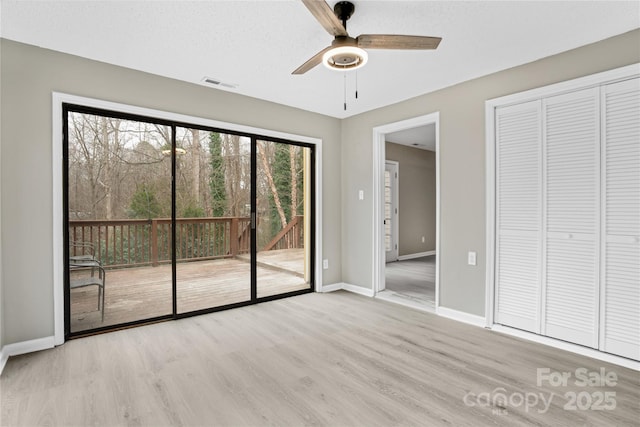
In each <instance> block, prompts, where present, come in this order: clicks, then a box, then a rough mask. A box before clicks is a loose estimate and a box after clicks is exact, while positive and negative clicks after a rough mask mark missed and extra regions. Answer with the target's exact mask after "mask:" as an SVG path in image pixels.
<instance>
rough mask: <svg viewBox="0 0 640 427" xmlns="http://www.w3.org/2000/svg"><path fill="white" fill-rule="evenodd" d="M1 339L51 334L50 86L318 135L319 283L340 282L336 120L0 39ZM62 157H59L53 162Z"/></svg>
mask: <svg viewBox="0 0 640 427" xmlns="http://www.w3.org/2000/svg"><path fill="white" fill-rule="evenodd" d="M1 43H2V71H1V77H2V80H1V96H2V99H1V104H2V113H1V114H2V116H1V122H2V131H1V132H2V148H1V149H2V160H1V162H2V163H1V199H2V200H1V204H2V205H1V206H2V211H1V221H2V222H1V228H0V229H1V230H2V249H3V250H2V265H3V269H2V283H3V291H4V299H3V301H4V305H3V307H2V317H3V323H4V332H5V333H4V335H3V344H5V345H6V344H11V343H15V342H19V341H25V340H31V339H37V338H42V337H48V336H52V335H53V333H54V330H53V325H54V322H53V293H52V280H53V279H52V278H53V265H52V263H53V261H52V253H53V250H52V245H53V241H52V233H53V227H61V226H62V224H53V223H52V209H53V208H52V200H53V196H52V187H51V185H52V184H51V179H52V157H51V156H52V147H51V145H52V133H51V132H52V130H51V129H52V107H51V105H52V98H51V93H52V91H57V92H63V93H69V94H73V95H79V96H85V97H91V98H97V99H102V100H108V101H113V102H120V103H124V104H130V105H138V106H142V107H147V108H154V109H158V110H164V111H170V112H174V113H181V114H187V115H192V116H198V117H204V118H209V119H214V120H219V121H225V122H231V123H237V124H242V125H247V126H254V127H257V128H263V129H270V130H275V131H281V132H288V133H292V134H299V135H306V136H311V137H318V138H321V139H322V140H323V142H322V149H323V165H324V167H323V171H322V173H323V181H322V186H323V216H324V222H325V224H329V225H330V226H327V227H324V230H323V232H322V240H323V245H324V247H323V248H324V258H329V259H330V262H329V266H330V269H328V270H323V274H324V278H323V281H324V283H336V282H340V280H341V266H340V263H341V242H340V232H341V226H340V221H341V216H340V198H339V194H340V180H341V179H340V167H338V166H336V165H339V164H340V121H339V120H337V119H334V118H330V117H327V116H322V115H319V114H314V113H309V112H305V111H302V110H299V109H294V108H290V107H285V106H282V105H277V104H273V103H269V102H265V101H261V100H257V99H253V98H248V97H244V96H239V95H236V94H233V93H229V92H224V91H219V90H216V89H210V88H205V87H203V86H200V85H196V84H189V83H185V82H180V81H177V80H171V79H167V78H162V77H159V76H155V75H151V74H146V73H142V72H137V71H133V70H129V69H125V68H121V67H116V66H112V65H108V64H104V63H100V62H96V61H91V60H88V59H84V58H79V57H75V56H70V55H66V54H61V53H57V52H53V51H50V50H45V49H40V48H37V47H33V46H29V45H24V44H20V43H15V42H12V41H9V40H2V41H1ZM60 164H61V163H60Z"/></svg>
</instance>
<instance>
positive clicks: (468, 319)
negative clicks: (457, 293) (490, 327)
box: [436, 306, 487, 328]
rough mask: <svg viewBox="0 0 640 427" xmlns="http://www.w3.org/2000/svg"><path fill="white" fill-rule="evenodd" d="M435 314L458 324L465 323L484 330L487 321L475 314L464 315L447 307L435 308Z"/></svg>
mask: <svg viewBox="0 0 640 427" xmlns="http://www.w3.org/2000/svg"><path fill="white" fill-rule="evenodd" d="M436 314H437V315H438V316H442V317H446V318H449V319H452V320H457V321H458V322H462V323H467V324H469V325H473V326H478V327H480V328H484V327H485V325H486V323H487V321H486V320H485V318H484V317H482V316H478V315H476V314H470V313H465V312H464V311H458V310H454V309H452V308H447V307H442V306H440V307H436Z"/></svg>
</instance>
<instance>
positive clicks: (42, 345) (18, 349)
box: [0, 336, 55, 373]
mask: <svg viewBox="0 0 640 427" xmlns="http://www.w3.org/2000/svg"><path fill="white" fill-rule="evenodd" d="M53 347H55V338H54V337H53V336H49V337H44V338H38V339H35V340H29V341H21V342H17V343H13V344H7V345H5V346H4V347H3V348H2V351H1V353H2V356H1V357H0V373H2V370H3V369H4V366H5V364H6V363H7V360H9V357H11V356H18V355H20V354H25V353H33V352H34V351H40V350H47V349H49V348H53Z"/></svg>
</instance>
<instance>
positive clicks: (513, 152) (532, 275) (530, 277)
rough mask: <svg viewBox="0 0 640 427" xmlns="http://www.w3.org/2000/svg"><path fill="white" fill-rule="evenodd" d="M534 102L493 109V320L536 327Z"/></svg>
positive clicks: (537, 147) (537, 139)
mask: <svg viewBox="0 0 640 427" xmlns="http://www.w3.org/2000/svg"><path fill="white" fill-rule="evenodd" d="M540 190H541V118H540V102H539V101H535V102H530V103H526V104H520V105H516V106H511V107H503V108H499V109H497V110H496V201H497V203H496V220H497V222H496V230H497V235H496V298H495V301H496V309H495V321H496V323H501V324H503V325H508V326H512V327H515V328H519V329H523V330H526V331H531V332H535V333H539V332H540V284H541V282H540V268H539V265H540V260H541V257H540V255H541V244H540V239H541V194H540V193H541V191H540Z"/></svg>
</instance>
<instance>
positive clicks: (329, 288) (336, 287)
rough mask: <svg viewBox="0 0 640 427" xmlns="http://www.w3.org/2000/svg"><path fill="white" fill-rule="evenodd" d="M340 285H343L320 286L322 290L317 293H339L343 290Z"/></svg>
mask: <svg viewBox="0 0 640 427" xmlns="http://www.w3.org/2000/svg"><path fill="white" fill-rule="evenodd" d="M342 285H343V283H332V284H330V285H324V286H322V289H321V290H320V291H319V292H323V293H328V292H335V291H339V290H341V289H343V287H342Z"/></svg>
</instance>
